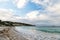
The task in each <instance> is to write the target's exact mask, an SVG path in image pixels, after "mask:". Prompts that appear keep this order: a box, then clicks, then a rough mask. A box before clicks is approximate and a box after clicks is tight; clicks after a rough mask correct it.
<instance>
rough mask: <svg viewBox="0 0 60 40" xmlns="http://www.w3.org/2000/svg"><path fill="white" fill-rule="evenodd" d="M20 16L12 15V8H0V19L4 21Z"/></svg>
mask: <svg viewBox="0 0 60 40" xmlns="http://www.w3.org/2000/svg"><path fill="white" fill-rule="evenodd" d="M20 19H21V17H20V16H19V17H18V16H14V13H13V10H12V9H3V8H0V20H4V21H18V20H20Z"/></svg>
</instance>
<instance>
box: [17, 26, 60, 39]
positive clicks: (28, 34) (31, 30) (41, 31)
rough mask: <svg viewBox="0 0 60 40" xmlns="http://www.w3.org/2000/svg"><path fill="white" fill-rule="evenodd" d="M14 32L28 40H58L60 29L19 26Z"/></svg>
mask: <svg viewBox="0 0 60 40" xmlns="http://www.w3.org/2000/svg"><path fill="white" fill-rule="evenodd" d="M16 30H17V31H18V32H20V33H21V35H22V36H23V37H25V38H26V39H28V40H60V27H34V26H20V27H16Z"/></svg>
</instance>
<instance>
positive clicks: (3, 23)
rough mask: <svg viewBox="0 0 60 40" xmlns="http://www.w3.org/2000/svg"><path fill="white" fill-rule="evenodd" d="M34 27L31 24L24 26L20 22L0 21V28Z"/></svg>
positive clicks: (24, 24)
mask: <svg viewBox="0 0 60 40" xmlns="http://www.w3.org/2000/svg"><path fill="white" fill-rule="evenodd" d="M2 25H4V26H34V25H32V24H26V23H21V22H11V21H2V20H0V26H2Z"/></svg>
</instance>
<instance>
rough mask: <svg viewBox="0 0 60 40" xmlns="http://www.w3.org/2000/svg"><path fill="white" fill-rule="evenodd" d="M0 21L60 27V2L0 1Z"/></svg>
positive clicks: (47, 0)
mask: <svg viewBox="0 0 60 40" xmlns="http://www.w3.org/2000/svg"><path fill="white" fill-rule="evenodd" d="M0 19H1V20H4V21H6V20H7V21H17V22H24V23H31V24H39V25H60V0H0Z"/></svg>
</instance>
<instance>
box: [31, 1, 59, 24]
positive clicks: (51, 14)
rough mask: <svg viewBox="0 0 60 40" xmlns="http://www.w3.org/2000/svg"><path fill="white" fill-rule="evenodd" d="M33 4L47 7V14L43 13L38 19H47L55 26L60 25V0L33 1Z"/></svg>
mask: <svg viewBox="0 0 60 40" xmlns="http://www.w3.org/2000/svg"><path fill="white" fill-rule="evenodd" d="M32 2H33V3H35V4H37V5H42V6H43V7H45V10H43V11H45V13H44V12H43V13H41V14H40V16H39V17H38V19H40V20H41V19H43V20H45V19H46V21H47V20H49V21H50V22H51V23H53V24H59V23H60V0H32ZM37 11H38V10H37Z"/></svg>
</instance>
